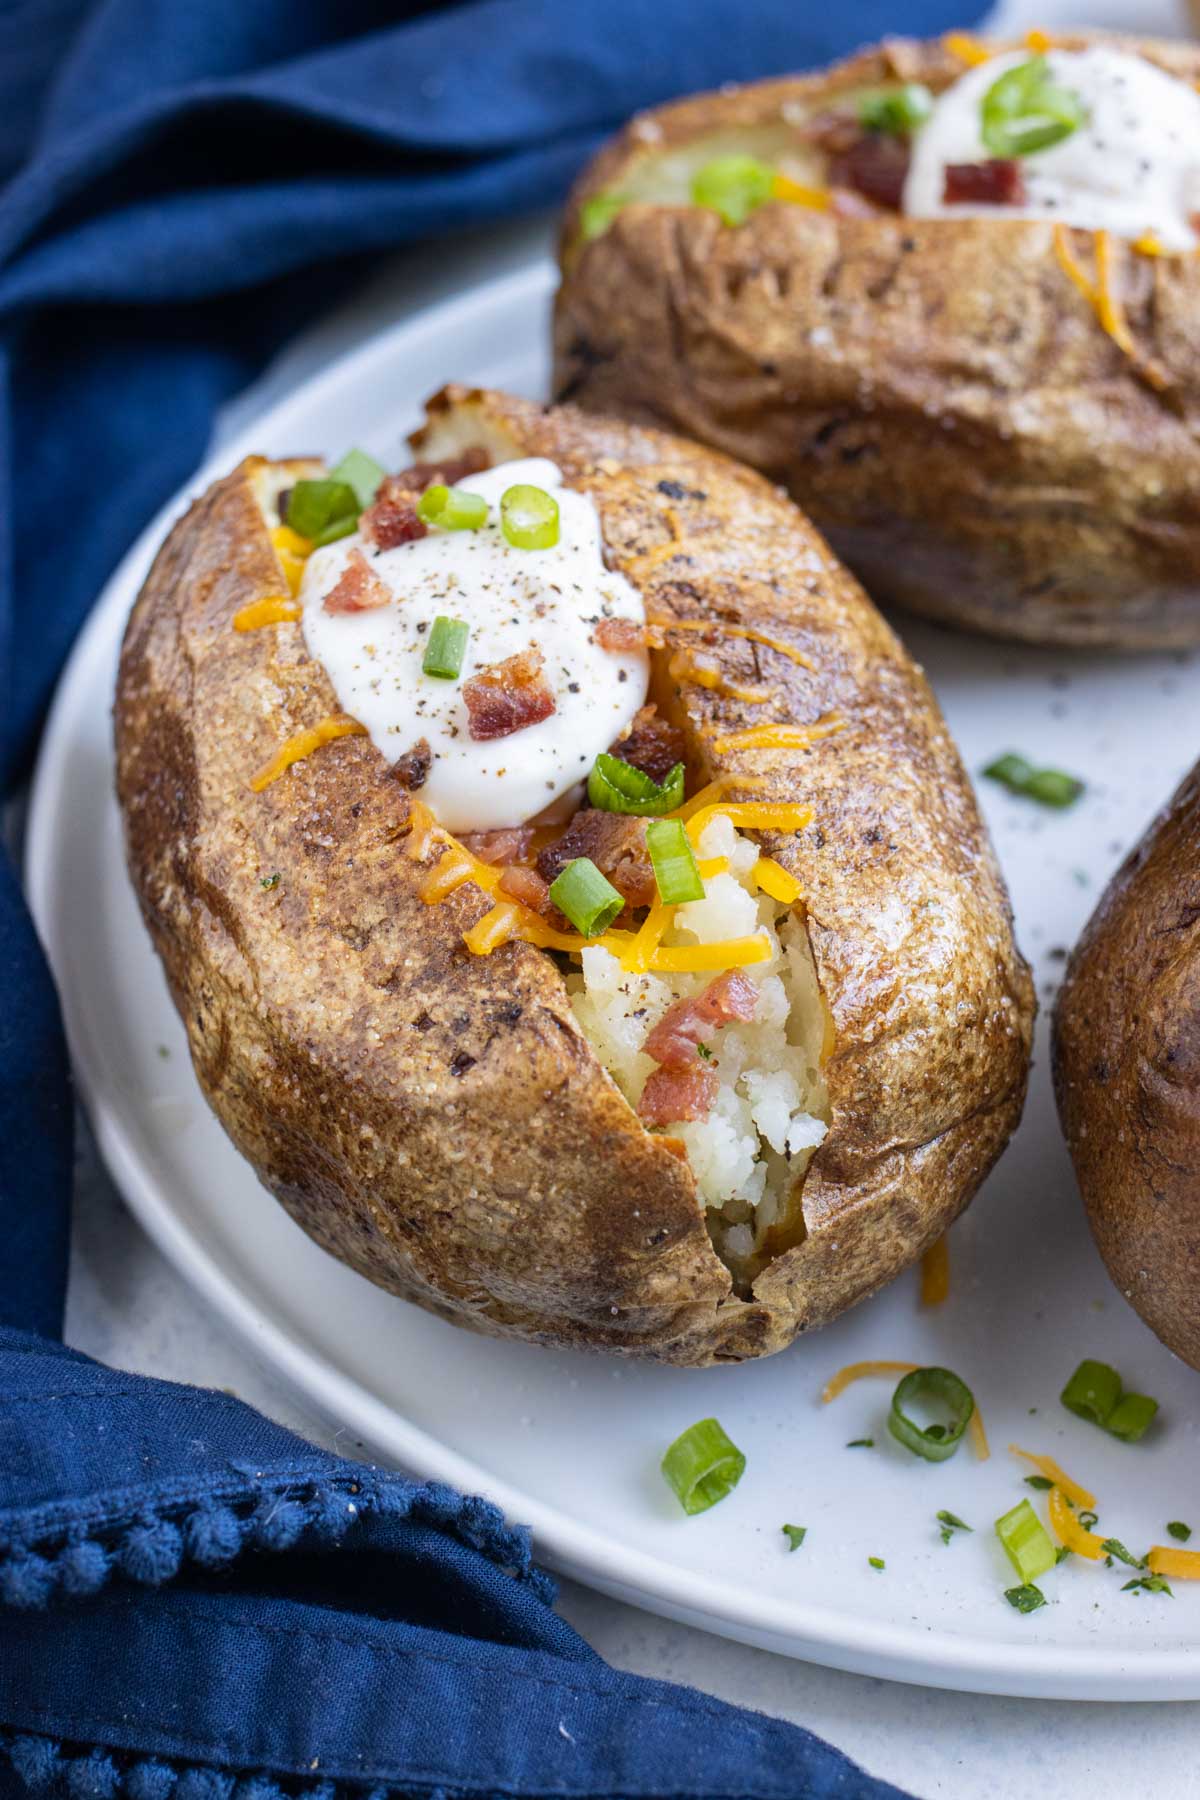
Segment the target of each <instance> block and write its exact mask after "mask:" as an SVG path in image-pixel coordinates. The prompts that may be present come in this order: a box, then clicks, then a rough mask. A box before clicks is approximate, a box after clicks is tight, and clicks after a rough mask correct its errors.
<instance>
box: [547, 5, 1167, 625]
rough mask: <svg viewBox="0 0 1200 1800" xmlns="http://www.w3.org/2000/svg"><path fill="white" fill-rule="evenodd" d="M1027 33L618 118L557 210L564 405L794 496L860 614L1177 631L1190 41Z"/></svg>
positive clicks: (873, 54) (954, 40)
mask: <svg viewBox="0 0 1200 1800" xmlns="http://www.w3.org/2000/svg"><path fill="white" fill-rule="evenodd" d="M1031 39H1032V41H1031V42H1030V41H1026V42H1024V43H1021V44H992V45H983V44H980V43H979V42H978V41H977V40H972V39H968V38H965V36H963V34H953V35H952V36H951V37H950V38H948V39H946V40H945V41H943V42H932V43H917V42H906V41H896V42H890V43H886V44H884V45H882V46H880V47H879V48H877V49H871V50H866V51H864V52H862V53H861V54H860V55H858V56H855V57H852V58H851V59H850V60H849V61H846V62H843V63H840V64H838V65H837V66H836V67H834V68H831V69H827V70H824V71H821V72H819V73H816V74H811V75H806V76H801V77H796V78H793V79H786V80H774V81H766V82H761V83H758V84H755V85H753V86H749V87H744V88H738V89H733V90H728V91H725V90H723V91H722V92H720V93H714V94H703V95H700V96H698V97H696V98H695V99H691V100H685V101H683V102H681V103H679V104H675V105H671V106H666V107H663V108H660V109H659V110H657V111H654V112H651V113H647V114H644V115H642V116H641V117H639V118H636V119H634V121H633V122H632V123H631V124H630V125H629V127H628V128H627V129H626V131H625V132H624V134H623V135H622V136H621V137H620V138H619V139H618V140H616V141H615V142H614V143H612V144H611V145H610V146H609V147H608V148H607V149H605V150H604V151H603V152H602V153H601V154H600V156H599V157H598V158H597V160H596V161H595V162H594V163H593V165H592V166H591V168H590V169H589V170H588V171H587V172H586V173H585V174H584V175H583V177H582V178H581V180H580V182H579V184H578V187H577V189H576V192H575V194H574V197H573V200H572V204H571V206H570V209H569V212H568V215H567V218H566V221H565V225H564V230H563V236H562V245H561V261H562V284H561V288H560V292H559V296H558V303H557V317H556V374H555V383H556V391H557V393H558V395H559V397H560V398H562V399H569V400H571V401H573V402H575V403H577V404H579V405H582V406H584V407H586V408H588V409H591V410H595V411H597V412H607V413H617V414H620V415H621V416H623V417H626V418H629V419H633V420H636V421H639V422H642V423H647V424H659V425H664V426H667V427H669V428H671V429H674V430H679V431H683V432H686V433H688V434H689V435H691V436H693V437H696V438H698V439H700V440H701V441H703V442H706V443H709V444H713V445H715V446H716V447H718V448H719V449H722V450H724V451H727V452H728V453H730V454H732V455H735V456H738V457H740V458H742V459H743V460H744V461H746V462H749V463H751V464H753V465H754V466H755V467H757V468H759V469H761V470H762V471H763V472H764V473H765V474H767V475H769V476H770V477H772V478H773V479H774V480H776V481H779V482H782V483H783V484H785V485H786V486H787V487H788V488H789V489H790V491H791V492H792V494H793V495H794V496H795V497H796V498H797V499H798V500H799V501H800V503H801V504H802V505H803V506H804V507H805V509H806V510H807V511H808V512H809V513H810V514H811V515H812V517H813V519H814V520H815V521H816V523H817V524H818V526H819V527H820V528H821V529H822V530H823V531H824V532H825V533H826V534H827V535H828V537H829V539H830V541H831V542H832V544H833V546H834V548H835V550H837V551H838V553H839V554H840V555H841V556H843V557H844V559H845V560H846V561H847V562H848V563H849V565H850V566H851V568H853V569H854V571H855V572H856V573H857V574H858V575H859V576H860V577H861V579H862V580H863V581H864V583H865V584H866V586H867V588H868V590H869V591H870V592H871V594H872V595H873V596H874V598H875V599H876V600H879V601H885V602H895V603H896V604H899V605H902V606H904V607H907V608H910V609H912V610H914V611H916V612H920V613H924V614H927V615H929V616H931V617H933V618H936V619H940V620H944V621H946V622H948V623H951V624H955V625H961V626H966V627H969V628H971V629H975V630H981V631H986V632H991V633H996V634H999V635H1002V636H1006V637H1015V638H1024V639H1027V640H1030V641H1032V642H1037V643H1063V644H1081V645H1082V644H1090V645H1123V646H1128V647H1131V648H1149V647H1166V646H1182V645H1188V644H1195V643H1197V642H1200V438H1198V435H1197V425H1198V422H1200V333H1198V332H1197V329H1196V320H1197V317H1200V261H1198V260H1197V258H1196V256H1195V255H1194V254H1192V252H1193V251H1194V249H1195V247H1196V245H1197V242H1198V240H1197V236H1196V223H1197V219H1198V218H1200V95H1197V93H1196V91H1195V84H1196V82H1197V80H1198V79H1200V50H1197V48H1196V47H1195V46H1193V45H1188V44H1167V43H1158V42H1140V41H1134V40H1128V39H1121V40H1116V39H1104V38H1101V37H1098V36H1096V35H1094V34H1093V35H1086V34H1073V35H1064V36H1062V37H1058V38H1055V39H1054V40H1053V44H1052V45H1050V44H1049V41H1048V40H1046V39H1045V37H1044V35H1043V34H1031ZM1056 133H1057V136H1056V135H1055V134H1056ZM1030 146H1032V148H1030ZM1005 150H1007V151H1008V154H997V152H1004V151H1005Z"/></svg>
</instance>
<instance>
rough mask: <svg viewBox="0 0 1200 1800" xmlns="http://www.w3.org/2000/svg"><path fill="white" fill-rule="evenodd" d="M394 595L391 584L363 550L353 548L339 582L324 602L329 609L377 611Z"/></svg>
mask: <svg viewBox="0 0 1200 1800" xmlns="http://www.w3.org/2000/svg"><path fill="white" fill-rule="evenodd" d="M391 598H392V590H391V588H390V587H389V586H388V584H387V582H386V581H382V580H381V579H380V577H379V576H378V575H377V574H376V573H375V571H374V569H373V568H372V567H371V565H370V563H369V562H368V561H367V559H366V557H365V556H364V555H363V553H362V551H361V550H352V551H351V552H350V556H349V559H348V561H347V563H346V567H345V569H344V570H343V571H342V574H341V576H340V577H339V579H338V581H337V583H336V585H335V586H334V587H331V588H330V590H329V592H328V593H327V594H326V596H325V601H324V605H325V611H326V612H329V613H360V612H374V610H375V608H376V607H378V606H386V605H387V603H388V601H389V600H390V599H391Z"/></svg>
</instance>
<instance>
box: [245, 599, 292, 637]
mask: <svg viewBox="0 0 1200 1800" xmlns="http://www.w3.org/2000/svg"><path fill="white" fill-rule="evenodd" d="M301 614H302V608H301V605H300V602H299V601H298V600H285V599H284V597H283V595H282V594H265V595H264V596H263V598H262V599H261V600H251V602H250V604H249V605H248V606H240V607H239V608H238V610H237V612H235V613H234V615H233V629H234V630H235V631H259V630H261V628H262V627H263V626H264V625H283V624H285V623H286V624H291V623H293V622H294V621H295V620H296V619H298V618H300V617H301Z"/></svg>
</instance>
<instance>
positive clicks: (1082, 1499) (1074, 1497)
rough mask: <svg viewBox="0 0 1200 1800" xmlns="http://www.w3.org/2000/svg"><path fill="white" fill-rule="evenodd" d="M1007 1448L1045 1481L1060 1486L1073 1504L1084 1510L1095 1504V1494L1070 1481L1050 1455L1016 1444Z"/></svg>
mask: <svg viewBox="0 0 1200 1800" xmlns="http://www.w3.org/2000/svg"><path fill="white" fill-rule="evenodd" d="M1008 1448H1009V1451H1010V1453H1011V1454H1012V1455H1013V1456H1021V1457H1024V1459H1025V1461H1026V1462H1030V1463H1032V1464H1033V1466H1034V1468H1035V1469H1037V1471H1038V1472H1039V1474H1042V1475H1044V1476H1045V1477H1046V1479H1047V1481H1052V1482H1053V1483H1054V1485H1055V1487H1056V1488H1060V1489H1061V1490H1062V1492H1063V1494H1064V1495H1065V1496H1066V1498H1067V1499H1068V1500H1070V1501H1072V1502H1073V1503H1074V1505H1076V1506H1081V1507H1082V1508H1083V1509H1084V1511H1085V1512H1086V1511H1089V1510H1090V1509H1091V1508H1092V1507H1094V1506H1095V1504H1096V1496H1095V1494H1089V1493H1088V1491H1087V1489H1086V1488H1084V1487H1080V1485H1079V1483H1078V1482H1077V1481H1072V1480H1071V1477H1070V1476H1069V1475H1064V1473H1063V1471H1062V1470H1061V1469H1060V1468H1059V1466H1058V1464H1057V1463H1056V1462H1055V1460H1054V1458H1053V1457H1052V1456H1038V1455H1037V1454H1036V1453H1035V1452H1034V1451H1032V1450H1022V1449H1021V1448H1020V1446H1019V1445H1017V1444H1010V1445H1009V1446H1008Z"/></svg>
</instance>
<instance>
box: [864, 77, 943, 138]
mask: <svg viewBox="0 0 1200 1800" xmlns="http://www.w3.org/2000/svg"><path fill="white" fill-rule="evenodd" d="M932 111H933V95H932V94H931V93H930V91H929V89H928V88H927V87H924V86H923V85H922V84H921V83H920V82H919V81H906V82H905V84H904V86H903V87H898V88H885V89H883V90H882V91H880V92H878V93H873V94H864V95H863V97H862V99H861V100H860V101H859V105H858V118H859V123H860V124H861V125H865V126H866V128H867V130H868V131H886V132H889V133H891V134H892V135H893V136H895V137H910V136H911V135H912V133H913V132H914V131H916V129H917V127H918V126H919V125H923V124H924V123H925V121H926V119H927V118H928V117H929V115H930V113H931V112H932Z"/></svg>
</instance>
